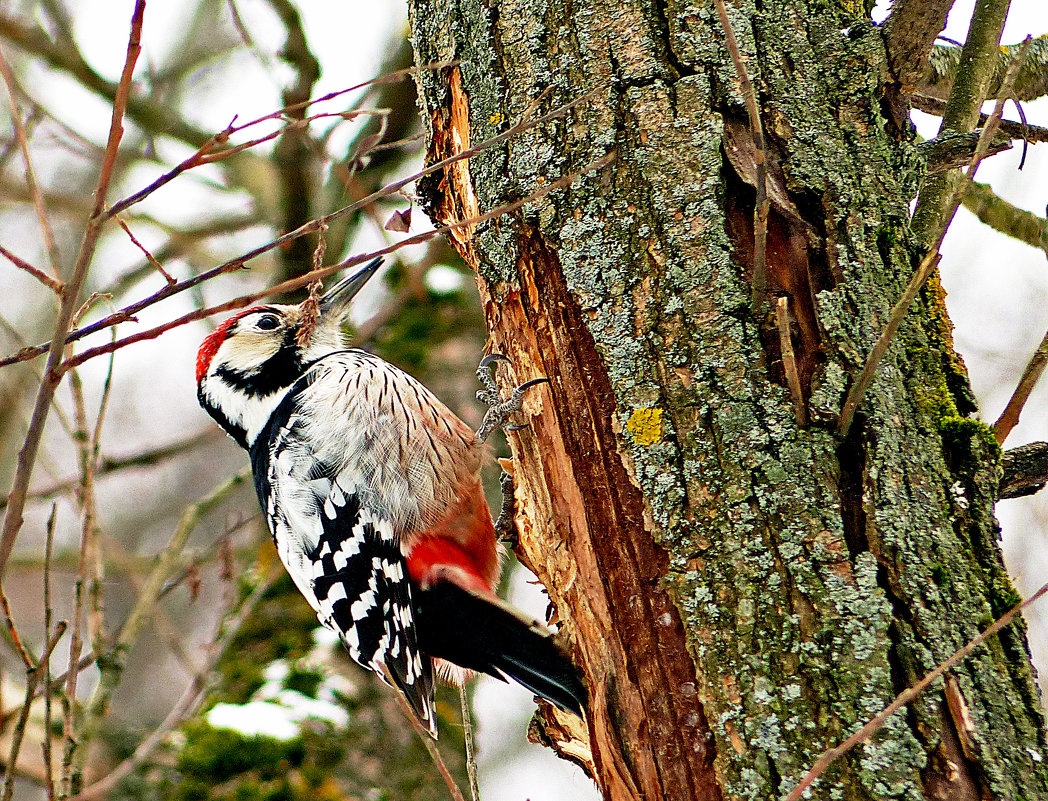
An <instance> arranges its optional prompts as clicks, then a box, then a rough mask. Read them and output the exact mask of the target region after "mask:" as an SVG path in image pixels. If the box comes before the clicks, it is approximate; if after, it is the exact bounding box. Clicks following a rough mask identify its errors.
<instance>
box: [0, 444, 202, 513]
mask: <svg viewBox="0 0 1048 801" xmlns="http://www.w3.org/2000/svg"><path fill="white" fill-rule="evenodd" d="M222 437H223V434H222V431H221V430H220V429H217V428H208V429H207V430H206V431H202V432H200V433H199V434H195V435H193V436H191V437H188V438H187V439H184V440H182V441H180V442H173V443H171V444H170V445H163V446H161V447H159V448H154V449H152V450H148V451H142V452H141V453H135V454H131V455H130V456H103V457H102V458H101V459H99V462H98V470H97V471H96V475H97V476H105V475H108V474H109V473H115V472H117V471H120V470H127V469H130V468H135V467H152V466H154V465H158V464H161V463H162V462H164V461H165V460H167V459H170V458H172V457H174V456H181V455H182V454H183V453H186V452H187V451H190V450H192V449H194V448H198V447H200V446H201V445H204V444H207V443H209V442H217V441H219V440H220V439H222ZM79 482H80V478H79V477H76V478H67V479H65V480H63V481H59V482H56V483H54V484H51V485H50V486H47V487H44V488H43V489H40V490H34V491H32V492H30V493H29V494H28V495H27V497H28V498H31V499H40V498H50V497H52V496H54V495H59V494H61V493H64V492H69V491H70V490H73V489H76V487H77V485H78V484H79ZM6 505H7V502H6V501H5V500H3V499H0V509H3V508H4V507H5V506H6Z"/></svg>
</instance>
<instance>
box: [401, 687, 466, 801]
mask: <svg viewBox="0 0 1048 801" xmlns="http://www.w3.org/2000/svg"><path fill="white" fill-rule="evenodd" d="M386 683H387V684H388V685H389V686H390V687H393V688H395V687H396V686H397V685H396V684H394V683H393V677H392V676H390V675H389V669H388V668H386ZM392 693H393V697H394V698H395V699H396V701H397V706H399V707H400V711H401V712H403V713H404V717H405V718H407V720H408V723H410V724H411V728H412V729H414V731H415V734H417V735H418V738H419V739H420V740H421V741H422V744H423V745H424V746H425V747H426V752H427V753H428V754H429V758H430V759H432V760H433V764H434V765H436V767H437V772H438V773H440V777H441V778H442V779H443V780H444V784H446V785H447V786H448V792H449V793H451V798H452V800H453V801H466V799H465V798H463V796H462V791H461V790H460V789H459V787H458V784H456V783H455V777H454V776H452V775H451V771H450V770H448V766H447V763H445V762H444V757H442V756H441V755H440V751H439V750H438V749H437V744H436V743H435V742H433V738H432V737H430V736H429V732H427V731H426V730H425V729H423V728H422V724H421V723H419V722H418V718H417V717H416V716H415V713H414V712H413V711H412V710H411V707H410V706H409V705H408V701H407V699H406V698H405V697H404V694H403V693H401V692H400V690H397V689H394V690H393V691H392Z"/></svg>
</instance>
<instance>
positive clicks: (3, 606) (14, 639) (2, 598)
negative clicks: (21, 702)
mask: <svg viewBox="0 0 1048 801" xmlns="http://www.w3.org/2000/svg"><path fill="white" fill-rule="evenodd" d="M0 610H2V611H3V613H4V625H5V626H6V627H7V633H8V635H9V636H10V637H11V643H12V645H14V647H15V650H16V651H17V652H18V655H19V656H20V657H22V663H23V664H24V665H25V667H26V670H31V669H32V667H33V664H34V662H33V658H32V656H30V655H29V651H27V650H26V647H25V645H24V644H23V643H22V638H21V637H20V636H19V634H18V627H17V626H15V620H14V617H13V616H12V615H11V605H10V604H9V603H8V601H7V593H5V592H4V591H3V589H0Z"/></svg>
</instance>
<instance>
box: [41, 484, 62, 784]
mask: <svg viewBox="0 0 1048 801" xmlns="http://www.w3.org/2000/svg"><path fill="white" fill-rule="evenodd" d="M57 513H58V504H57V503H53V504H51V515H50V516H49V517H48V519H47V540H46V542H45V543H44V631H51V622H52V617H53V615H54V610H53V609H52V607H51V557H52V555H53V553H54V547H55V519H56V516H57ZM41 664H42V665H43V668H44V681H43V686H44V739H43V742H42V743H41V748H43V751H44V774H45V776H46V779H47V781H46V786H47V801H53V799H54V797H55V774H54V758H53V754H52V748H51V720H52V713H51V691H50V687H51V660H50V659H44V660H42V662H41Z"/></svg>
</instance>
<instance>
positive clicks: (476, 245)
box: [411, 0, 1048, 800]
mask: <svg viewBox="0 0 1048 801" xmlns="http://www.w3.org/2000/svg"><path fill="white" fill-rule="evenodd" d="M863 14H864V11H863V8H862V5H861V4H857V3H849V2H846V1H845V0H838V2H832V1H831V2H826V1H825V0H823V1H822V2H816V0H770V2H763V3H762V4H761V6H760V10H759V11H758V10H757V8H755V7H754V6H753V5H752V3H750V2H749V1H748V0H741V2H739V3H737V4H734V5H729V15H730V17H731V21H732V26H733V28H734V30H735V33H736V36H737V37H738V38H739V41H740V47H741V49H742V52H743V55H744V57H745V59H746V62H747V64H748V65H749V74H750V76H751V78H752V79H753V81H754V84H755V86H756V88H757V91H758V94H759V102H760V106H761V113H762V118H763V121H764V128H765V137H766V140H767V148H768V164H769V167H768V176H769V177H768V181H769V183H768V196H769V197H770V198H771V201H772V209H771V220H770V224H769V230H768V251H767V260H768V275H767V282H768V292H769V298H768V300H770V301H773V302H770V303H763V304H761V307H762V308H763V309H766V310H768V311H766V312H765V313H764V314H762V315H761V316H760V317H755V316H754V306H753V303H752V299H751V287H750V280H751V272H752V264H753V258H754V253H753V241H754V232H753V211H754V199H755V192H754V189H753V181H754V177H753V176H754V174H755V171H754V167H753V165H754V163H755V151H754V146H753V138H752V136H751V135H750V131H749V126H748V122H747V120H746V113H745V108H744V104H743V99H742V97H741V95H740V92H739V81H738V78H737V76H736V74H735V70H734V68H733V66H732V63H731V60H730V58H729V55H728V53H727V52H726V50H725V48H724V35H723V32H722V29H721V28H720V24H719V22H718V19H717V15H716V11H715V9H714V7H713V5H712V3H710V2H706V0H695V1H694V2H689V0H682V1H681V2H671V3H665V2H660V1H659V0H651V1H649V0H614V1H613V2H609V0H590V2H587V3H585V4H576V3H575V2H574V1H573V0H501V1H500V2H485V0H412V2H411V25H412V35H413V39H414V45H415V49H416V57H417V60H418V62H419V63H426V62H432V61H440V60H446V59H457V60H458V65H457V66H454V67H450V68H447V69H443V70H439V71H436V72H427V73H425V74H424V75H423V76H422V77H421V78H420V89H421V91H420V103H421V105H422V110H423V116H424V119H425V121H426V124H427V125H428V127H429V137H430V138H429V157H430V159H431V160H432V159H437V158H442V157H445V156H447V155H450V154H452V153H454V152H457V151H459V150H461V149H462V148H464V147H467V146H469V145H470V143H471V142H477V141H480V140H481V139H484V138H486V137H489V136H492V135H494V134H496V133H498V132H500V131H502V130H505V128H506V127H507V126H508V125H510V124H512V122H513V121H514V120H515V119H516V118H518V117H519V116H520V115H521V114H523V113H525V111H526V110H527V109H528V107H529V106H530V105H531V104H532V103H533V102H534V101H535V99H536V98H537V97H538V96H539V94H540V93H541V92H542V90H544V89H546V88H551V89H552V100H547V101H546V104H547V105H548V104H549V103H559V102H566V101H568V100H571V99H574V98H577V97H579V96H581V95H583V94H585V93H587V92H595V94H594V96H593V99H592V100H590V101H588V102H586V103H584V104H582V105H580V106H579V107H577V108H576V109H574V110H573V111H572V112H571V113H570V114H569V115H568V116H566V117H565V118H563V119H560V120H555V121H553V122H551V123H549V124H547V125H545V126H543V127H542V128H540V129H537V130H534V131H530V132H527V133H524V134H523V135H520V136H518V137H516V138H514V139H512V140H511V141H510V142H509V143H508V144H507V145H506V146H505V147H503V148H501V149H497V150H493V151H489V152H486V153H484V154H482V155H481V156H479V157H477V158H474V159H472V160H471V161H470V162H469V164H468V166H466V165H464V164H459V165H456V166H455V167H453V168H451V169H449V170H447V171H446V172H445V173H444V174H443V175H442V176H439V177H438V179H437V180H434V181H432V182H430V183H428V184H425V185H424V186H422V187H420V191H421V193H422V195H423V197H424V199H425V201H426V202H427V203H428V205H429V207H430V211H431V212H432V213H433V215H434V217H435V218H436V219H437V220H438V221H439V222H454V221H457V220H463V219H466V218H467V217H469V216H471V215H473V214H476V213H477V212H478V210H479V211H481V212H483V211H487V210H490V209H491V208H494V207H495V206H497V205H499V204H501V203H505V202H508V201H512V200H515V199H517V198H520V197H525V196H527V195H528V194H530V193H531V192H533V191H534V190H535V189H536V188H538V187H540V186H541V185H542V184H543V183H548V182H550V181H553V180H556V179H557V178H559V177H561V176H563V175H565V174H569V173H571V172H573V171H577V170H579V169H581V167H582V166H583V165H586V164H588V163H590V162H592V161H594V160H596V159H598V158H600V157H602V156H604V155H605V154H607V153H614V154H615V156H616V161H615V162H614V163H613V164H611V165H610V166H607V167H604V168H602V169H601V170H599V171H597V172H593V173H590V174H587V175H584V176H582V177H581V178H580V179H579V181H578V182H577V183H576V184H575V185H574V186H573V187H571V188H570V189H567V190H563V191H557V192H555V193H553V194H551V195H549V196H547V197H546V198H544V199H542V200H541V201H539V202H537V203H535V204H533V205H531V206H527V207H525V208H524V209H522V210H521V211H519V212H516V213H514V214H513V215H511V216H508V217H503V218H500V219H496V220H493V221H491V222H488V223H485V224H483V225H481V226H479V227H477V228H476V229H472V230H465V231H459V232H458V233H457V234H456V235H455V236H454V241H455V245H456V247H457V248H458V250H459V251H460V253H462V255H463V256H464V258H465V259H466V261H467V263H468V264H470V266H472V267H473V268H474V269H475V270H476V271H477V274H478V279H479V283H480V287H481V296H482V299H483V301H484V304H485V313H486V316H487V321H488V324H489V329H490V331H491V340H492V341H491V346H492V349H493V350H495V351H499V352H502V353H505V354H507V355H509V356H510V357H511V358H512V360H513V370H514V373H515V375H514V376H513V378H514V379H515V380H517V381H521V380H525V379H528V378H533V377H535V376H538V375H544V376H547V377H549V378H550V380H551V383H550V384H549V386H548V388H547V389H542V390H538V391H534V392H533V393H532V394H531V395H529V398H528V401H527V404H526V407H525V411H526V412H527V413H528V421H529V423H530V426H529V427H528V428H526V429H523V430H521V431H519V432H516V433H515V434H513V435H512V436H511V438H510V439H511V447H512V449H513V455H514V461H515V473H516V485H517V511H518V528H519V529H520V545H519V547H518V549H517V552H518V554H519V555H520V557H521V558H522V560H523V561H525V563H526V564H528V565H529V566H530V567H531V568H532V569H533V570H534V571H535V572H536V574H537V576H538V577H539V579H540V580H541V581H542V582H543V584H544V585H545V586H546V587H547V588H548V592H549V596H550V600H551V602H552V605H553V607H554V608H555V610H556V620H557V622H558V623H559V625H560V627H561V630H562V632H563V633H564V640H565V643H566V647H567V648H568V650H569V651H570V653H571V654H572V656H573V658H574V659H575V661H576V663H577V664H578V665H579V666H580V668H581V670H582V672H583V674H584V676H585V680H586V682H587V685H588V687H589V690H590V694H591V702H590V709H589V715H588V720H587V727H588V731H579V730H578V729H580V728H581V727H575V728H576V730H575V731H572V722H571V720H568V719H565V718H564V717H557V716H554V714H553V713H552V712H551V711H549V710H546V711H545V712H544V713H543V714H542V715H540V721H539V723H538V724H537V725H536V729H535V735H536V737H538V738H539V739H542V740H543V741H545V742H549V743H551V744H552V745H553V746H554V747H555V748H557V749H558V750H559V751H561V752H562V753H563V754H564V755H566V756H568V757H569V758H572V759H575V760H576V761H578V762H580V763H582V764H584V765H587V766H588V768H589V769H590V770H591V771H592V772H593V773H594V774H595V777H596V780H597V782H598V784H599V786H600V787H601V789H602V791H603V792H604V794H605V796H606V797H607V798H609V799H700V798H701V799H718V798H731V799H774V798H779V797H781V796H782V795H783V794H785V793H786V792H788V791H789V790H790V788H792V787H793V786H795V785H796V783H797V782H798V781H799V780H800V779H801V777H803V776H804V774H805V773H806V772H807V770H808V768H809V767H810V766H811V765H812V764H813V763H814V762H815V760H816V758H817V757H818V756H819V755H820V754H821V753H822V752H823V751H825V750H826V749H827V748H829V747H831V746H833V745H836V744H837V743H838V742H840V741H841V740H842V739H844V738H845V737H846V736H847V735H848V734H849V733H850V732H852V731H854V730H855V729H856V728H857V727H858V726H860V725H861V724H862V723H864V722H866V721H867V720H869V719H870V718H871V717H872V716H873V715H874V714H875V713H876V712H878V711H879V710H880V709H882V708H883V707H884V706H886V705H887V704H888V703H889V702H890V701H891V700H892V699H893V697H894V696H895V695H896V694H897V693H899V692H900V691H902V690H904V689H905V688H906V687H908V686H910V685H912V684H913V683H914V682H915V681H917V680H918V679H919V678H921V677H922V676H923V675H924V674H925V673H927V672H928V671H929V670H931V669H932V668H933V667H935V665H936V664H938V663H939V662H941V661H942V660H944V659H945V658H946V657H948V656H949V655H950V654H951V653H952V652H953V651H955V650H956V649H957V648H959V647H960V646H961V645H963V644H964V643H965V642H966V641H968V640H969V639H971V638H972V637H974V636H975V635H977V634H978V633H979V631H981V630H982V629H983V628H985V627H986V626H987V625H988V624H989V623H990V622H991V621H992V620H993V619H994V618H995V617H997V616H999V615H1000V614H1002V613H1003V612H1005V611H1006V610H1007V609H1008V608H1010V607H1011V606H1012V605H1013V604H1014V603H1016V601H1017V600H1018V599H1017V596H1016V593H1015V592H1014V590H1013V589H1012V586H1011V583H1010V581H1009V579H1008V577H1007V574H1006V573H1005V570H1004V567H1003V565H1002V561H1001V556H1000V551H999V549H998V546H997V542H996V540H997V536H998V528H997V524H996V521H995V519H994V517H993V503H994V500H995V497H996V492H997V486H998V482H999V480H1000V471H999V466H998V462H999V450H998V449H997V446H996V444H995V442H994V440H993V437H992V435H991V434H990V432H989V431H988V429H987V428H986V427H985V426H984V425H983V424H981V423H979V422H977V421H975V420H973V419H972V418H971V417H970V415H971V414H972V413H973V412H974V410H975V405H974V402H973V400H972V397H971V393H970V390H969V387H968V381H967V377H966V375H965V372H964V367H963V364H962V363H961V361H960V359H959V358H958V357H957V355H956V354H955V352H954V350H953V347H952V342H951V338H950V331H951V326H950V323H949V320H948V318H947V317H946V313H945V309H944V306H943V293H942V290H941V288H940V287H939V285H938V282H937V280H936V279H935V278H934V277H933V279H932V282H931V283H930V284H929V286H928V287H927V288H926V289H925V290H924V291H923V292H922V294H921V296H920V298H919V299H918V301H917V303H916V304H915V307H914V309H913V311H911V313H910V315H909V316H908V317H907V320H906V322H905V323H904V324H903V326H902V329H901V330H900V333H899V336H898V337H897V339H896V341H895V342H894V343H893V345H892V346H891V348H890V351H889V353H888V355H887V357H886V358H885V360H884V362H883V363H882V365H881V367H880V370H879V371H878V374H877V377H876V379H875V381H874V383H873V386H872V387H871V389H870V391H869V392H868V393H867V395H866V397H865V399H864V401H863V403H862V405H861V407H860V410H859V414H858V416H857V417H856V419H855V422H854V424H853V425H852V427H851V430H850V432H849V434H848V435H847V436H846V437H843V438H842V437H840V436H838V435H837V433H836V425H837V418H838V413H839V411H840V407H841V404H842V402H843V399H844V395H845V393H846V391H847V389H848V387H849V386H850V384H851V382H852V381H853V379H854V377H855V376H856V375H857V374H858V372H859V371H860V370H861V368H862V366H863V363H864V360H865V358H866V355H867V354H868V353H869V351H870V349H871V347H872V345H873V343H874V342H875V341H876V339H877V336H878V334H879V333H880V332H881V330H882V328H883V326H884V324H885V322H886V319H887V316H888V312H889V310H890V309H891V307H892V305H893V304H894V303H895V301H896V300H897V299H898V298H899V296H900V295H901V294H902V292H903V289H904V287H905V286H906V283H907V282H908V280H909V279H910V277H911V276H912V274H913V273H914V271H915V269H916V267H917V264H918V262H919V261H920V258H921V257H922V255H923V254H922V253H921V251H920V248H919V246H918V245H917V244H916V243H915V241H914V240H913V238H912V237H911V235H910V233H909V231H908V227H907V226H908V211H907V203H908V201H909V200H910V199H911V198H912V197H914V195H915V194H916V191H917V187H918V185H919V183H920V181H921V179H922V177H923V167H922V164H921V161H920V159H919V157H918V155H917V151H916V148H915V146H914V144H913V142H912V141H911V139H910V138H909V136H908V135H907V134H906V133H905V132H904V131H900V130H899V129H898V128H897V127H896V125H895V124H894V122H893V120H892V114H891V112H890V110H889V108H888V104H886V103H883V102H882V100H883V98H884V88H885V87H886V86H888V85H890V84H891V81H892V78H891V75H890V72H889V68H888V61H887V56H886V52H885V46H884V42H883V39H882V36H881V32H880V31H879V30H878V29H877V28H876V27H874V26H873V25H872V24H871V23H870V22H869V20H868V18H865V17H864V16H863ZM543 107H544V108H546V107H547V106H543ZM780 297H785V298H787V299H788V303H789V310H790V313H791V317H790V322H791V337H790V340H791V343H792V347H793V350H794V351H795V353H796V359H797V363H798V369H799V375H800V381H801V385H802V390H803V394H804V400H805V403H806V406H807V410H808V417H809V419H810V422H809V423H808V425H807V426H805V427H799V426H798V425H797V423H796V417H795V414H794V409H793V406H792V405H791V398H790V392H789V390H788V388H787V386H786V379H785V376H784V368H783V362H782V357H781V350H780V339H779V336H778V334H777V333H776V328H775V320H774V317H773V315H772V310H774V308H775V303H774V300H775V299H776V298H780ZM812 793H813V797H815V798H826V799H831V798H832V799H867V798H877V799H888V798H892V799H914V800H916V799H940V798H942V799H1020V798H1023V799H1033V798H1048V749H1046V743H1045V735H1044V729H1043V720H1042V713H1041V707H1040V702H1039V698H1038V694H1037V691H1036V689H1035V685H1034V678H1033V671H1032V669H1031V667H1030V660H1029V654H1028V649H1027V645H1026V640H1025V631H1024V629H1023V627H1022V625H1021V624H1018V625H1016V626H1013V627H1011V628H1008V629H1006V630H1005V631H1004V632H1002V634H1001V635H1000V636H999V637H997V638H993V639H992V640H990V641H989V642H988V643H987V644H986V645H985V646H983V647H981V648H980V649H979V650H978V651H977V652H976V653H975V654H974V655H973V656H972V657H971V658H969V659H968V660H967V661H966V662H965V663H964V664H962V665H961V666H960V667H959V668H957V669H956V670H954V671H951V672H950V674H949V675H948V677H947V679H946V680H945V681H940V682H939V683H937V684H936V685H934V687H933V689H932V690H931V691H930V692H928V693H926V694H925V695H924V696H923V697H921V698H920V699H919V700H918V701H916V702H915V703H913V704H912V705H910V706H909V707H908V708H907V709H906V710H905V711H904V712H902V713H900V714H897V715H896V716H894V717H893V718H891V719H890V720H889V721H888V723H887V724H886V725H885V727H884V728H883V729H882V730H881V731H879V732H878V733H877V734H876V735H875V736H874V737H873V738H872V739H871V740H870V741H869V742H866V743H864V744H863V745H861V746H859V747H858V748H856V749H855V750H854V751H852V752H851V753H850V754H849V755H848V756H846V757H844V758H842V759H840V760H838V761H837V762H835V763H834V764H833V765H832V766H831V767H830V769H829V770H828V771H827V773H826V774H825V775H824V777H823V778H822V780H820V782H819V783H817V784H816V785H815V787H814V788H813V791H812Z"/></svg>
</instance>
